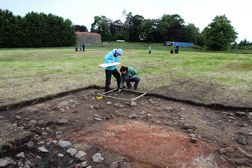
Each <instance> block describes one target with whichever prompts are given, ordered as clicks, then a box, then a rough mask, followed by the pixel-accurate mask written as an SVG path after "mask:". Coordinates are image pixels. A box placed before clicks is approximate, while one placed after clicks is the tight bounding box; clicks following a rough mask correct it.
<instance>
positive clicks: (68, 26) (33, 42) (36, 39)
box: [0, 9, 75, 48]
mask: <svg viewBox="0 0 252 168" xmlns="http://www.w3.org/2000/svg"><path fill="white" fill-rule="evenodd" d="M74 31H75V30H74V26H73V25H72V22H71V21H70V20H68V19H66V20H64V19H63V18H62V17H59V16H55V15H52V14H44V13H35V12H30V13H27V14H26V15H25V16H24V17H21V16H14V15H13V14H12V12H10V11H8V10H1V9H0V47H1V48H11V47H61V46H72V45H73V44H74V42H75V36H74Z"/></svg>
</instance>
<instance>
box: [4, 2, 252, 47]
mask: <svg viewBox="0 0 252 168" xmlns="http://www.w3.org/2000/svg"><path fill="white" fill-rule="evenodd" d="M251 7H252V0H0V8H1V9H8V10H10V11H12V12H13V14H14V15H21V16H24V15H25V14H26V13H28V12H31V11H34V12H43V13H46V14H48V13H52V14H54V15H57V16H61V17H63V18H65V19H70V20H71V21H72V22H73V24H79V25H85V26H86V27H87V28H88V29H89V30H90V27H91V24H92V23H93V21H94V16H101V15H104V16H106V17H107V18H110V19H112V20H113V21H114V20H117V19H121V20H124V18H123V15H122V12H123V11H124V10H126V11H127V12H132V13H133V15H135V14H139V15H142V16H143V17H144V18H146V19H147V18H150V19H153V18H155V19H157V18H160V17H161V16H162V15H163V14H179V15H180V16H181V17H182V18H183V19H184V21H185V23H186V24H187V23H194V24H195V25H196V27H198V28H199V29H200V30H203V29H204V28H205V27H206V26H207V25H208V24H209V23H211V21H212V20H213V19H214V17H215V16H216V15H224V14H225V15H226V17H227V18H228V19H229V20H230V21H231V24H232V25H233V26H234V28H235V30H236V32H238V39H237V41H238V42H239V41H240V40H243V39H244V38H246V39H247V40H248V41H250V42H252V22H251V19H250V16H252V14H251V12H249V11H250V10H251Z"/></svg>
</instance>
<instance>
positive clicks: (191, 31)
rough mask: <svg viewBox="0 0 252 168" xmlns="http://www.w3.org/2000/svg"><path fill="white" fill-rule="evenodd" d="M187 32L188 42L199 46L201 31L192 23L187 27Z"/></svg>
mask: <svg viewBox="0 0 252 168" xmlns="http://www.w3.org/2000/svg"><path fill="white" fill-rule="evenodd" d="M185 31H186V41H188V42H193V43H194V44H198V40H199V38H200V31H199V28H197V27H196V26H195V25H194V24H192V23H190V24H188V25H186V26H185Z"/></svg>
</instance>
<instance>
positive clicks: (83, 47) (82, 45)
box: [75, 43, 85, 52]
mask: <svg viewBox="0 0 252 168" xmlns="http://www.w3.org/2000/svg"><path fill="white" fill-rule="evenodd" d="M79 50H80V51H83V52H84V51H85V44H84V43H83V44H81V45H80V49H79V48H78V47H75V51H79Z"/></svg>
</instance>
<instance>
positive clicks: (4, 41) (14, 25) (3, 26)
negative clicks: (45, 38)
mask: <svg viewBox="0 0 252 168" xmlns="http://www.w3.org/2000/svg"><path fill="white" fill-rule="evenodd" d="M19 24H20V17H15V16H14V15H13V14H12V12H10V11H8V10H1V9H0V47H16V46H19V45H22V42H21V41H20V37H19V36H20V35H21V33H20V29H19Z"/></svg>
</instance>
